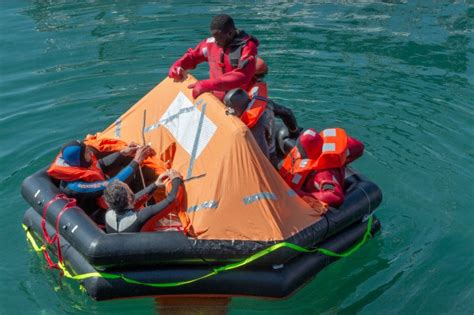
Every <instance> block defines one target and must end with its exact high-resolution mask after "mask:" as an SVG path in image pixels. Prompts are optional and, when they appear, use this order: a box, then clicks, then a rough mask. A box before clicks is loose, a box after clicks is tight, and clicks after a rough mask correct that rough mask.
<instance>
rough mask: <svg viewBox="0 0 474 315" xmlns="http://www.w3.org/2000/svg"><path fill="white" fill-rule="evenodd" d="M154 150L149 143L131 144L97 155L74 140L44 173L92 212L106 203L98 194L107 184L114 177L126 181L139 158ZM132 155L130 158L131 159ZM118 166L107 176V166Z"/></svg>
mask: <svg viewBox="0 0 474 315" xmlns="http://www.w3.org/2000/svg"><path fill="white" fill-rule="evenodd" d="M153 154H154V151H153V149H152V148H151V147H150V146H142V147H139V146H138V145H136V144H131V145H129V146H128V147H126V148H125V149H123V150H121V151H119V152H115V153H112V154H109V155H107V156H105V157H104V158H102V159H97V157H96V156H95V154H94V151H93V150H92V149H91V148H90V147H89V146H87V145H86V144H85V143H84V142H82V141H79V140H75V141H71V142H68V143H66V144H65V145H64V146H63V147H62V149H61V151H60V153H59V154H58V156H57V157H56V159H55V160H54V162H53V163H52V164H51V166H50V167H49V169H48V171H47V172H48V175H49V176H50V177H52V178H54V179H57V180H59V181H60V182H59V189H60V190H61V191H62V192H63V193H65V194H66V195H68V196H70V197H73V198H76V199H77V201H78V203H79V205H80V206H81V207H82V208H83V209H84V210H86V211H90V212H93V211H94V210H96V209H97V208H98V207H101V208H103V209H105V208H106V205H105V204H104V203H103V200H102V199H101V198H100V197H101V196H102V194H103V191H104V189H105V188H106V187H107V185H108V184H109V183H110V182H111V181H113V180H115V179H118V180H121V181H129V182H130V180H131V179H132V178H133V175H134V173H135V171H136V170H137V169H138V168H139V167H140V165H141V164H142V163H143V161H144V160H145V159H146V158H147V157H149V156H152V155H153ZM132 158H133V160H132ZM116 167H120V169H121V170H120V171H119V172H118V173H117V174H116V175H115V176H113V177H111V178H109V177H108V176H107V174H108V173H109V172H108V170H110V169H112V168H113V169H115V168H116Z"/></svg>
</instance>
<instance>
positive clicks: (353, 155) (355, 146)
mask: <svg viewBox="0 0 474 315" xmlns="http://www.w3.org/2000/svg"><path fill="white" fill-rule="evenodd" d="M347 150H349V155H348V156H347V159H346V164H349V163H351V162H352V161H354V160H356V159H358V158H359V157H361V156H362V154H363V153H364V144H363V143H362V142H360V141H359V140H357V139H356V138H352V137H347Z"/></svg>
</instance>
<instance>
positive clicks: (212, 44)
mask: <svg viewBox="0 0 474 315" xmlns="http://www.w3.org/2000/svg"><path fill="white" fill-rule="evenodd" d="M210 29H211V35H212V37H209V38H207V39H205V40H203V41H201V42H200V43H199V44H198V45H197V46H196V47H195V48H194V49H192V48H189V49H188V51H187V52H186V53H185V54H184V55H183V56H182V57H181V58H179V59H178V60H177V61H176V62H175V63H174V64H173V65H172V66H171V68H170V69H169V71H168V76H169V77H170V78H173V79H175V80H182V79H183V78H184V76H185V71H186V70H189V69H194V68H196V66H197V65H198V64H200V63H202V62H205V61H207V63H208V64H209V79H207V80H200V81H198V82H196V83H193V84H191V85H189V86H188V87H189V88H192V89H193V91H192V94H193V97H194V98H197V97H198V96H199V95H201V94H202V93H204V92H212V93H213V94H214V95H215V96H216V97H217V98H219V99H220V100H223V99H224V96H225V94H226V92H227V91H229V90H232V89H235V88H242V89H244V90H248V89H249V88H250V85H251V83H252V78H253V77H254V74H255V62H256V61H255V57H256V55H257V47H258V45H259V42H258V40H257V39H256V38H255V37H253V36H252V35H249V34H247V33H246V32H245V31H243V30H239V29H237V28H236V27H235V24H234V20H233V19H232V17H230V16H229V15H226V14H220V15H217V16H215V17H214V18H213V19H212V21H211V25H210Z"/></svg>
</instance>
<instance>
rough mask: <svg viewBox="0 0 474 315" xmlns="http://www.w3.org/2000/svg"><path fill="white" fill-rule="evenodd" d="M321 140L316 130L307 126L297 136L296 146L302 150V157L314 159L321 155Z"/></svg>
mask: <svg viewBox="0 0 474 315" xmlns="http://www.w3.org/2000/svg"><path fill="white" fill-rule="evenodd" d="M323 142H324V141H323V138H322V137H321V136H320V135H319V134H318V133H317V132H316V130H314V129H313V128H309V129H307V130H305V131H304V132H303V133H302V134H301V135H300V136H299V137H298V140H297V146H299V148H301V149H303V150H304V155H305V157H304V158H308V159H313V160H316V159H317V158H318V157H319V156H320V155H321V151H322V148H323Z"/></svg>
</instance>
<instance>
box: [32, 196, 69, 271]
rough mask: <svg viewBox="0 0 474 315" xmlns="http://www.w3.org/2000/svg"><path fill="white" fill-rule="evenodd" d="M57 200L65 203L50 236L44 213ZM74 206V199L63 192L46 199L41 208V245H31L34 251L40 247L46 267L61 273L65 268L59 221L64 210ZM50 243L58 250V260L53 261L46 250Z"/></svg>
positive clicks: (46, 212)
mask: <svg viewBox="0 0 474 315" xmlns="http://www.w3.org/2000/svg"><path fill="white" fill-rule="evenodd" d="M58 200H64V201H65V202H66V204H65V205H64V207H63V208H62V209H61V211H60V212H59V214H58V216H57V217H56V224H55V231H54V235H53V236H52V237H51V236H50V235H49V233H48V230H47V229H46V215H47V214H48V209H49V207H50V206H51V205H52V204H53V203H54V202H56V201H58ZM75 206H76V199H73V198H69V197H67V196H66V195H64V194H58V195H56V196H55V197H54V198H53V199H51V200H50V201H48V202H47V203H46V204H45V206H44V208H43V217H42V218H41V229H42V231H43V238H44V240H43V245H42V246H41V247H38V245H36V244H34V245H33V248H34V249H35V250H36V251H38V250H37V249H40V250H41V251H42V252H43V254H44V258H45V259H46V262H47V264H48V268H50V269H53V268H54V269H58V270H59V271H60V272H61V275H63V274H64V273H65V268H64V265H63V255H62V251H61V241H60V239H59V221H60V220H61V216H62V215H63V214H64V212H66V211H67V210H69V209H71V208H73V207H75ZM28 240H30V241H34V239H33V238H32V237H29V236H28ZM52 244H54V245H56V248H57V250H58V254H57V257H58V261H57V262H54V261H53V259H52V258H51V256H50V255H49V252H48V250H47V246H48V245H52Z"/></svg>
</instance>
